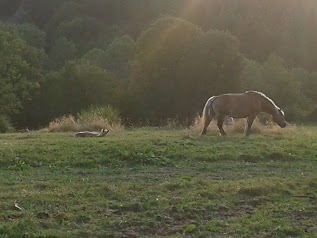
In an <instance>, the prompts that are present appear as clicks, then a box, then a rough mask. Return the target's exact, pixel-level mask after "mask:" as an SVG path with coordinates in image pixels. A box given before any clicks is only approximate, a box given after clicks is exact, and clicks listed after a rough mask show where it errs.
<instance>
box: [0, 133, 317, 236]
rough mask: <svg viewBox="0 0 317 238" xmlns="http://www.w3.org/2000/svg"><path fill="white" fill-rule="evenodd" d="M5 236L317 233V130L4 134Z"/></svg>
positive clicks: (0, 208) (0, 183)
mask: <svg viewBox="0 0 317 238" xmlns="http://www.w3.org/2000/svg"><path fill="white" fill-rule="evenodd" d="M0 191H1V192H0V237H10V238H11V237H12V238H14V237H317V128H314V127H310V128H308V127H305V128H297V129H296V130H294V131H292V132H291V133H276V134H262V135H252V136H251V137H250V138H244V137H243V135H242V134H234V135H232V134H231V135H229V136H228V137H226V138H222V137H219V136H218V134H215V133H211V134H208V135H207V136H203V137H200V136H198V135H197V134H196V133H193V132H192V131H189V130H164V129H161V130H159V129H154V128H146V129H136V130H131V131H120V132H117V133H115V132H113V133H110V134H109V135H108V136H107V137H105V138H89V139H87V138H75V137H74V134H73V133H41V132H30V133H28V134H4V135H0Z"/></svg>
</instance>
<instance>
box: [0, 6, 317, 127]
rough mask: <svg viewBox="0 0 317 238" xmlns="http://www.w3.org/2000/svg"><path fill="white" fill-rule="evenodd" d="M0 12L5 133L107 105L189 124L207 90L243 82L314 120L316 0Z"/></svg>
mask: <svg viewBox="0 0 317 238" xmlns="http://www.w3.org/2000/svg"><path fill="white" fill-rule="evenodd" d="M0 9H1V10H0V19H1V24H0V61H1V63H0V105H1V107H0V130H2V131H4V130H5V128H6V127H5V125H7V124H12V125H13V126H14V127H16V128H20V127H21V128H22V127H25V126H29V127H31V128H39V127H41V126H45V125H47V123H48V122H50V121H51V120H53V119H55V118H57V117H59V116H62V115H65V114H73V115H76V113H78V112H80V111H82V110H84V109H87V108H89V107H90V106H106V105H112V106H114V107H116V108H118V109H119V111H120V112H121V115H122V118H123V119H124V120H125V121H126V122H127V121H130V122H132V123H137V122H140V121H141V122H142V121H143V122H144V121H148V122H150V123H151V124H159V123H161V122H162V121H164V120H166V119H168V118H177V119H178V120H179V121H180V122H190V121H191V120H192V119H193V118H194V117H195V116H196V114H197V113H198V112H200V111H201V109H202V107H203V104H204V103H205V101H206V100H207V98H208V97H209V96H211V95H216V94H220V93H225V92H241V91H244V90H249V89H253V90H259V91H262V92H264V93H265V94H267V95H268V96H269V97H271V98H272V99H273V100H274V101H276V103H277V104H278V105H280V106H281V107H282V108H283V109H284V110H285V112H286V116H287V119H288V120H290V121H309V122H312V121H314V120H315V119H317V107H316V104H317V96H316V95H317V94H316V93H315V91H316V89H317V73H316V72H317V58H316V57H317V56H316V55H317V18H316V17H317V16H316V13H317V3H315V1H313V0H308V1H305V2H302V1H297V0H268V1H261V0H239V1H236V0H160V1H157V0H134V1H126V0H82V1H75V0H56V1H50V0H19V1H17V0H15V1H12V0H10V1H9V0H0ZM1 125H2V126H1ZM1 128H3V129H1Z"/></svg>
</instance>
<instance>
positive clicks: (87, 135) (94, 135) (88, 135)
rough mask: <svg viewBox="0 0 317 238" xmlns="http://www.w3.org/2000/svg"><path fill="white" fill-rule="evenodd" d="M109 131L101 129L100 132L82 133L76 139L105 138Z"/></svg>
mask: <svg viewBox="0 0 317 238" xmlns="http://www.w3.org/2000/svg"><path fill="white" fill-rule="evenodd" d="M108 132H109V130H107V129H101V131H100V132H94V131H80V132H77V133H76V137H104V136H106V135H107V134H108Z"/></svg>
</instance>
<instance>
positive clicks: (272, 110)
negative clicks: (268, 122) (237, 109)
mask: <svg viewBox="0 0 317 238" xmlns="http://www.w3.org/2000/svg"><path fill="white" fill-rule="evenodd" d="M262 111H263V112H266V113H268V114H270V115H272V116H274V115H275V114H276V107H275V105H274V104H273V103H272V102H270V101H269V100H268V99H266V98H263V99H262Z"/></svg>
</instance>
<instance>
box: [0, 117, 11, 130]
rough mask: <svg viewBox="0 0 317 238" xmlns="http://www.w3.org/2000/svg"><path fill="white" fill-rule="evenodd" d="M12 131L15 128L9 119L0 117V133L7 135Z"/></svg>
mask: <svg viewBox="0 0 317 238" xmlns="http://www.w3.org/2000/svg"><path fill="white" fill-rule="evenodd" d="M12 130H13V128H12V126H11V123H10V121H9V120H8V118H7V117H5V116H2V115H0V133H5V132H8V131H12Z"/></svg>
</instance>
